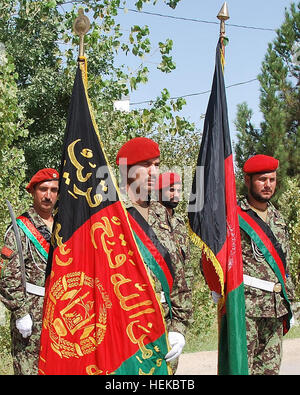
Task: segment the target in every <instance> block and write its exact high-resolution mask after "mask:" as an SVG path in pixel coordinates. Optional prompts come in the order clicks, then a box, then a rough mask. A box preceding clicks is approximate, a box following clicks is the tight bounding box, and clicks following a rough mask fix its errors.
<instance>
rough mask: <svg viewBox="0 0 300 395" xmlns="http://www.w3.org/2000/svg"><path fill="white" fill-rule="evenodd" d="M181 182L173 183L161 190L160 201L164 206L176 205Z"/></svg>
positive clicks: (179, 195)
mask: <svg viewBox="0 0 300 395" xmlns="http://www.w3.org/2000/svg"><path fill="white" fill-rule="evenodd" d="M181 192H182V187H181V184H174V185H171V186H169V187H167V188H163V189H162V190H161V201H162V204H163V205H164V206H166V207H170V208H175V207H177V205H178V203H179V201H180V198H181Z"/></svg>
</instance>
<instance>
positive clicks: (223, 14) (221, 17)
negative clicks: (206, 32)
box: [217, 1, 230, 58]
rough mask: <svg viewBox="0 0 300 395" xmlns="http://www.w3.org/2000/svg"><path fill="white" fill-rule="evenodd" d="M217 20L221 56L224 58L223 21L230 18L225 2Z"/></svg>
mask: <svg viewBox="0 0 300 395" xmlns="http://www.w3.org/2000/svg"><path fill="white" fill-rule="evenodd" d="M217 18H218V19H219V20H220V40H221V46H222V52H223V56H224V58H225V44H224V39H225V38H226V36H225V21H227V20H228V19H229V18H230V17H229V12H228V6H227V2H226V1H225V3H224V4H223V6H222V8H221V9H220V11H219V13H218V15H217Z"/></svg>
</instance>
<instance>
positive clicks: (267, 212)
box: [239, 155, 294, 375]
mask: <svg viewBox="0 0 300 395" xmlns="http://www.w3.org/2000/svg"><path fill="white" fill-rule="evenodd" d="M277 167H278V161H277V160H276V159H274V158H272V157H269V156H266V155H256V156H254V157H252V158H250V159H249V160H248V161H247V162H246V163H245V165H244V173H245V184H246V186H247V189H248V194H247V197H246V198H244V199H243V200H241V201H240V203H239V205H240V207H241V209H242V210H243V211H244V212H246V213H249V212H250V211H251V210H252V211H253V212H254V213H255V214H254V213H251V214H252V216H254V217H255V216H256V215H258V216H259V218H261V219H262V220H263V221H264V223H266V224H267V225H268V226H269V228H270V229H271V231H272V232H273V234H274V236H275V237H276V239H277V241H278V242H279V244H280V245H281V248H282V251H283V253H284V255H285V258H286V263H287V266H286V268H285V272H286V275H287V278H286V290H287V295H288V299H289V301H290V302H291V301H292V300H293V299H294V292H293V285H292V283H291V280H290V278H289V277H288V262H289V259H290V252H289V241H288V233H287V228H286V225H285V222H284V220H283V218H282V216H281V215H280V213H279V212H278V210H276V209H275V207H274V206H273V205H272V204H271V203H270V201H269V200H270V199H271V197H272V196H273V194H274V192H275V187H276V169H277ZM241 243H242V254H243V271H244V284H245V305H246V328H247V345H248V365H249V374H254V375H272V374H279V370H280V364H281V357H282V338H283V320H284V319H285V318H286V316H287V314H288V303H287V301H286V300H285V298H284V296H283V292H282V288H281V285H280V283H279V279H278V277H277V276H276V274H275V272H274V271H273V270H272V268H271V266H270V265H269V264H268V263H267V261H266V259H265V257H264V255H263V254H262V252H261V251H260V249H259V248H258V247H257V245H256V244H255V242H254V241H253V240H252V238H250V236H249V235H248V234H247V233H246V232H245V231H244V230H243V229H241ZM260 280H264V282H261V281H260Z"/></svg>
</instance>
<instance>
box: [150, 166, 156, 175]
mask: <svg viewBox="0 0 300 395" xmlns="http://www.w3.org/2000/svg"><path fill="white" fill-rule="evenodd" d="M149 174H151V175H152V176H156V175H157V174H158V167H157V166H155V165H151V166H149Z"/></svg>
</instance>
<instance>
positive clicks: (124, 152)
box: [117, 137, 192, 373]
mask: <svg viewBox="0 0 300 395" xmlns="http://www.w3.org/2000/svg"><path fill="white" fill-rule="evenodd" d="M159 156H160V152H159V147H158V145H157V144H156V143H154V142H153V141H152V140H150V139H147V138H143V137H138V138H135V139H132V140H130V141H129V142H127V143H125V144H124V145H123V146H122V147H121V149H120V150H119V152H118V155H117V164H118V165H119V167H120V173H121V178H122V181H121V192H122V200H123V202H124V204H125V207H126V208H127V209H130V207H134V208H136V209H137V210H138V211H139V213H140V214H141V215H142V216H143V217H144V219H145V220H146V221H147V223H148V224H149V225H150V226H151V228H152V230H153V231H154V233H155V234H156V236H157V238H158V240H159V241H160V243H161V244H162V245H163V246H164V247H165V248H166V249H167V250H168V252H169V254H170V256H171V260H172V265H173V268H174V272H175V278H174V282H173V288H172V292H171V295H170V299H171V306H172V319H171V317H170V311H169V306H168V304H167V303H166V302H165V299H164V293H163V291H162V286H161V284H160V281H158V279H157V278H156V277H155V276H154V274H153V273H152V272H151V275H152V277H153V279H154V283H155V292H156V294H157V295H159V296H161V302H162V306H163V308H164V312H165V321H166V325H167V330H168V333H169V342H170V345H171V350H170V351H169V353H168V354H167V355H166V357H165V358H166V360H167V361H168V362H171V368H172V371H173V373H175V371H176V369H177V365H178V357H179V355H180V354H181V352H182V349H183V347H184V344H185V338H184V335H185V332H186V329H187V327H188V325H189V323H190V320H191V316H192V299H191V289H190V288H189V287H188V285H187V281H186V278H185V267H184V260H182V259H181V258H180V251H179V249H178V244H177V241H176V238H175V236H174V232H173V229H172V226H171V223H170V220H169V216H168V212H167V210H166V208H165V207H163V206H162V205H161V204H160V203H159V202H157V201H155V200H150V199H149V195H150V194H151V191H153V190H154V187H155V182H156V177H157V176H158V169H159ZM123 160H124V161H123ZM125 165H126V166H125ZM127 165H128V167H127ZM149 271H150V270H149Z"/></svg>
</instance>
